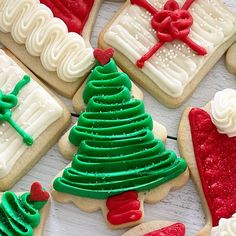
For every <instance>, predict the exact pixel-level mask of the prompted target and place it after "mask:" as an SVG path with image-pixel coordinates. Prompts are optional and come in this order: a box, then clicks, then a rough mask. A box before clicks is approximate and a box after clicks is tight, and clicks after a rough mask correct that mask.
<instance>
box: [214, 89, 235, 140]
mask: <svg viewBox="0 0 236 236" xmlns="http://www.w3.org/2000/svg"><path fill="white" fill-rule="evenodd" d="M211 119H212V122H213V123H214V124H215V126H216V127H217V130H218V132H219V133H221V134H227V135H228V137H235V136H236V90H234V89H224V90H223V91H220V92H217V93H216V94H215V97H214V99H213V100H212V101H211Z"/></svg>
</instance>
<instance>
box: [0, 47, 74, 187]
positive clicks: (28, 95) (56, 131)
mask: <svg viewBox="0 0 236 236" xmlns="http://www.w3.org/2000/svg"><path fill="white" fill-rule="evenodd" d="M6 53H7V54H6ZM69 123H70V113H69V112H68V111H67V109H66V107H65V106H64V105H63V103H62V102H61V101H60V100H59V99H58V98H56V97H55V96H54V95H53V94H52V93H51V92H50V91H49V90H48V89H47V88H46V87H45V86H43V85H42V84H41V83H40V82H39V81H38V80H37V78H36V77H35V76H34V75H33V74H32V73H30V72H29V70H27V69H26V68H25V67H24V66H23V65H22V64H21V63H20V62H19V61H17V60H16V58H14V57H13V56H12V54H11V53H9V51H5V52H4V51H3V50H0V190H1V191H3V190H6V189H8V188H10V187H11V186H12V185H14V184H15V183H16V182H17V181H18V180H19V178H21V177H22V176H23V175H25V174H26V173H27V172H28V171H29V170H30V169H31V168H32V166H33V165H34V164H35V163H36V162H37V161H38V160H39V159H40V158H41V157H42V156H43V155H44V154H45V153H46V152H47V151H48V150H49V149H50V148H51V146H53V145H54V144H55V142H56V141H57V139H58V138H59V137H60V135H61V133H62V132H63V130H64V129H65V128H66V127H67V125H69Z"/></svg>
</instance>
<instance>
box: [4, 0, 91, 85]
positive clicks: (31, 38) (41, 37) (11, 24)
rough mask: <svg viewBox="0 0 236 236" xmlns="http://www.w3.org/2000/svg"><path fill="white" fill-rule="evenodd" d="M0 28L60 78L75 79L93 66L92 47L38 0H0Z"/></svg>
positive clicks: (71, 80) (65, 79)
mask: <svg viewBox="0 0 236 236" xmlns="http://www.w3.org/2000/svg"><path fill="white" fill-rule="evenodd" d="M0 31H2V32H4V33H11V35H12V37H13V39H14V40H15V41H16V42H17V43H18V44H25V46H26V49H27V51H28V53H29V54H31V55H32V56H39V57H40V59H41V63H42V65H43V67H44V68H45V69H46V70H48V71H56V72H57V75H58V77H59V78H60V79H62V80H64V81H67V82H74V81H76V80H77V79H78V78H80V77H82V76H84V75H85V74H86V73H87V72H88V71H90V69H91V68H92V66H93V63H94V57H93V49H92V48H91V47H86V45H85V40H84V39H83V38H82V37H81V36H80V35H78V34H76V33H68V29H67V26H66V24H65V23H64V22H63V21H62V20H60V19H59V18H56V17H53V14H52V11H51V10H50V9H49V8H48V7H46V6H45V5H43V4H40V1H39V0H17V1H16V0H1V1H0Z"/></svg>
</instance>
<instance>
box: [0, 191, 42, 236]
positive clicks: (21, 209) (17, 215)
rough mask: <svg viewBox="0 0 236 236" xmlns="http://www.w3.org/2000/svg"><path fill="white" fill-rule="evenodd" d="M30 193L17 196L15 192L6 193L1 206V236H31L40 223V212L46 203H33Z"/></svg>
mask: <svg viewBox="0 0 236 236" xmlns="http://www.w3.org/2000/svg"><path fill="white" fill-rule="evenodd" d="M29 195H30V193H29V192H27V193H24V194H23V195H21V196H19V197H18V196H17V195H16V194H15V193H13V192H5V193H4V194H3V195H2V202H1V204H0V235H7V236H15V235H19V236H31V235H33V234H34V232H33V229H34V228H35V227H37V226H38V225H39V223H40V213H39V210H41V209H42V207H43V206H44V205H45V204H46V201H45V202H31V201H30V199H29Z"/></svg>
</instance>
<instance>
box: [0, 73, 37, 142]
mask: <svg viewBox="0 0 236 236" xmlns="http://www.w3.org/2000/svg"><path fill="white" fill-rule="evenodd" d="M29 82H30V77H29V76H28V75H25V76H24V77H23V78H22V80H20V81H19V82H18V83H17V84H16V86H15V88H14V89H13V91H12V92H11V93H9V94H7V93H3V92H2V90H0V121H3V122H4V121H5V122H8V123H9V124H10V125H11V126H12V127H13V128H14V129H15V130H16V131H17V132H18V134H19V135H21V136H22V138H23V142H24V143H25V144H26V145H28V146H31V145H32V144H33V143H34V140H33V138H32V137H31V136H30V135H29V134H27V133H26V132H25V131H24V130H23V129H22V128H21V127H20V126H19V125H18V124H17V123H16V122H15V121H14V120H13V119H12V109H13V108H14V107H16V106H17V105H18V98H17V95H18V93H19V92H20V90H21V89H22V88H23V87H24V86H25V85H26V84H28V83H29Z"/></svg>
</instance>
